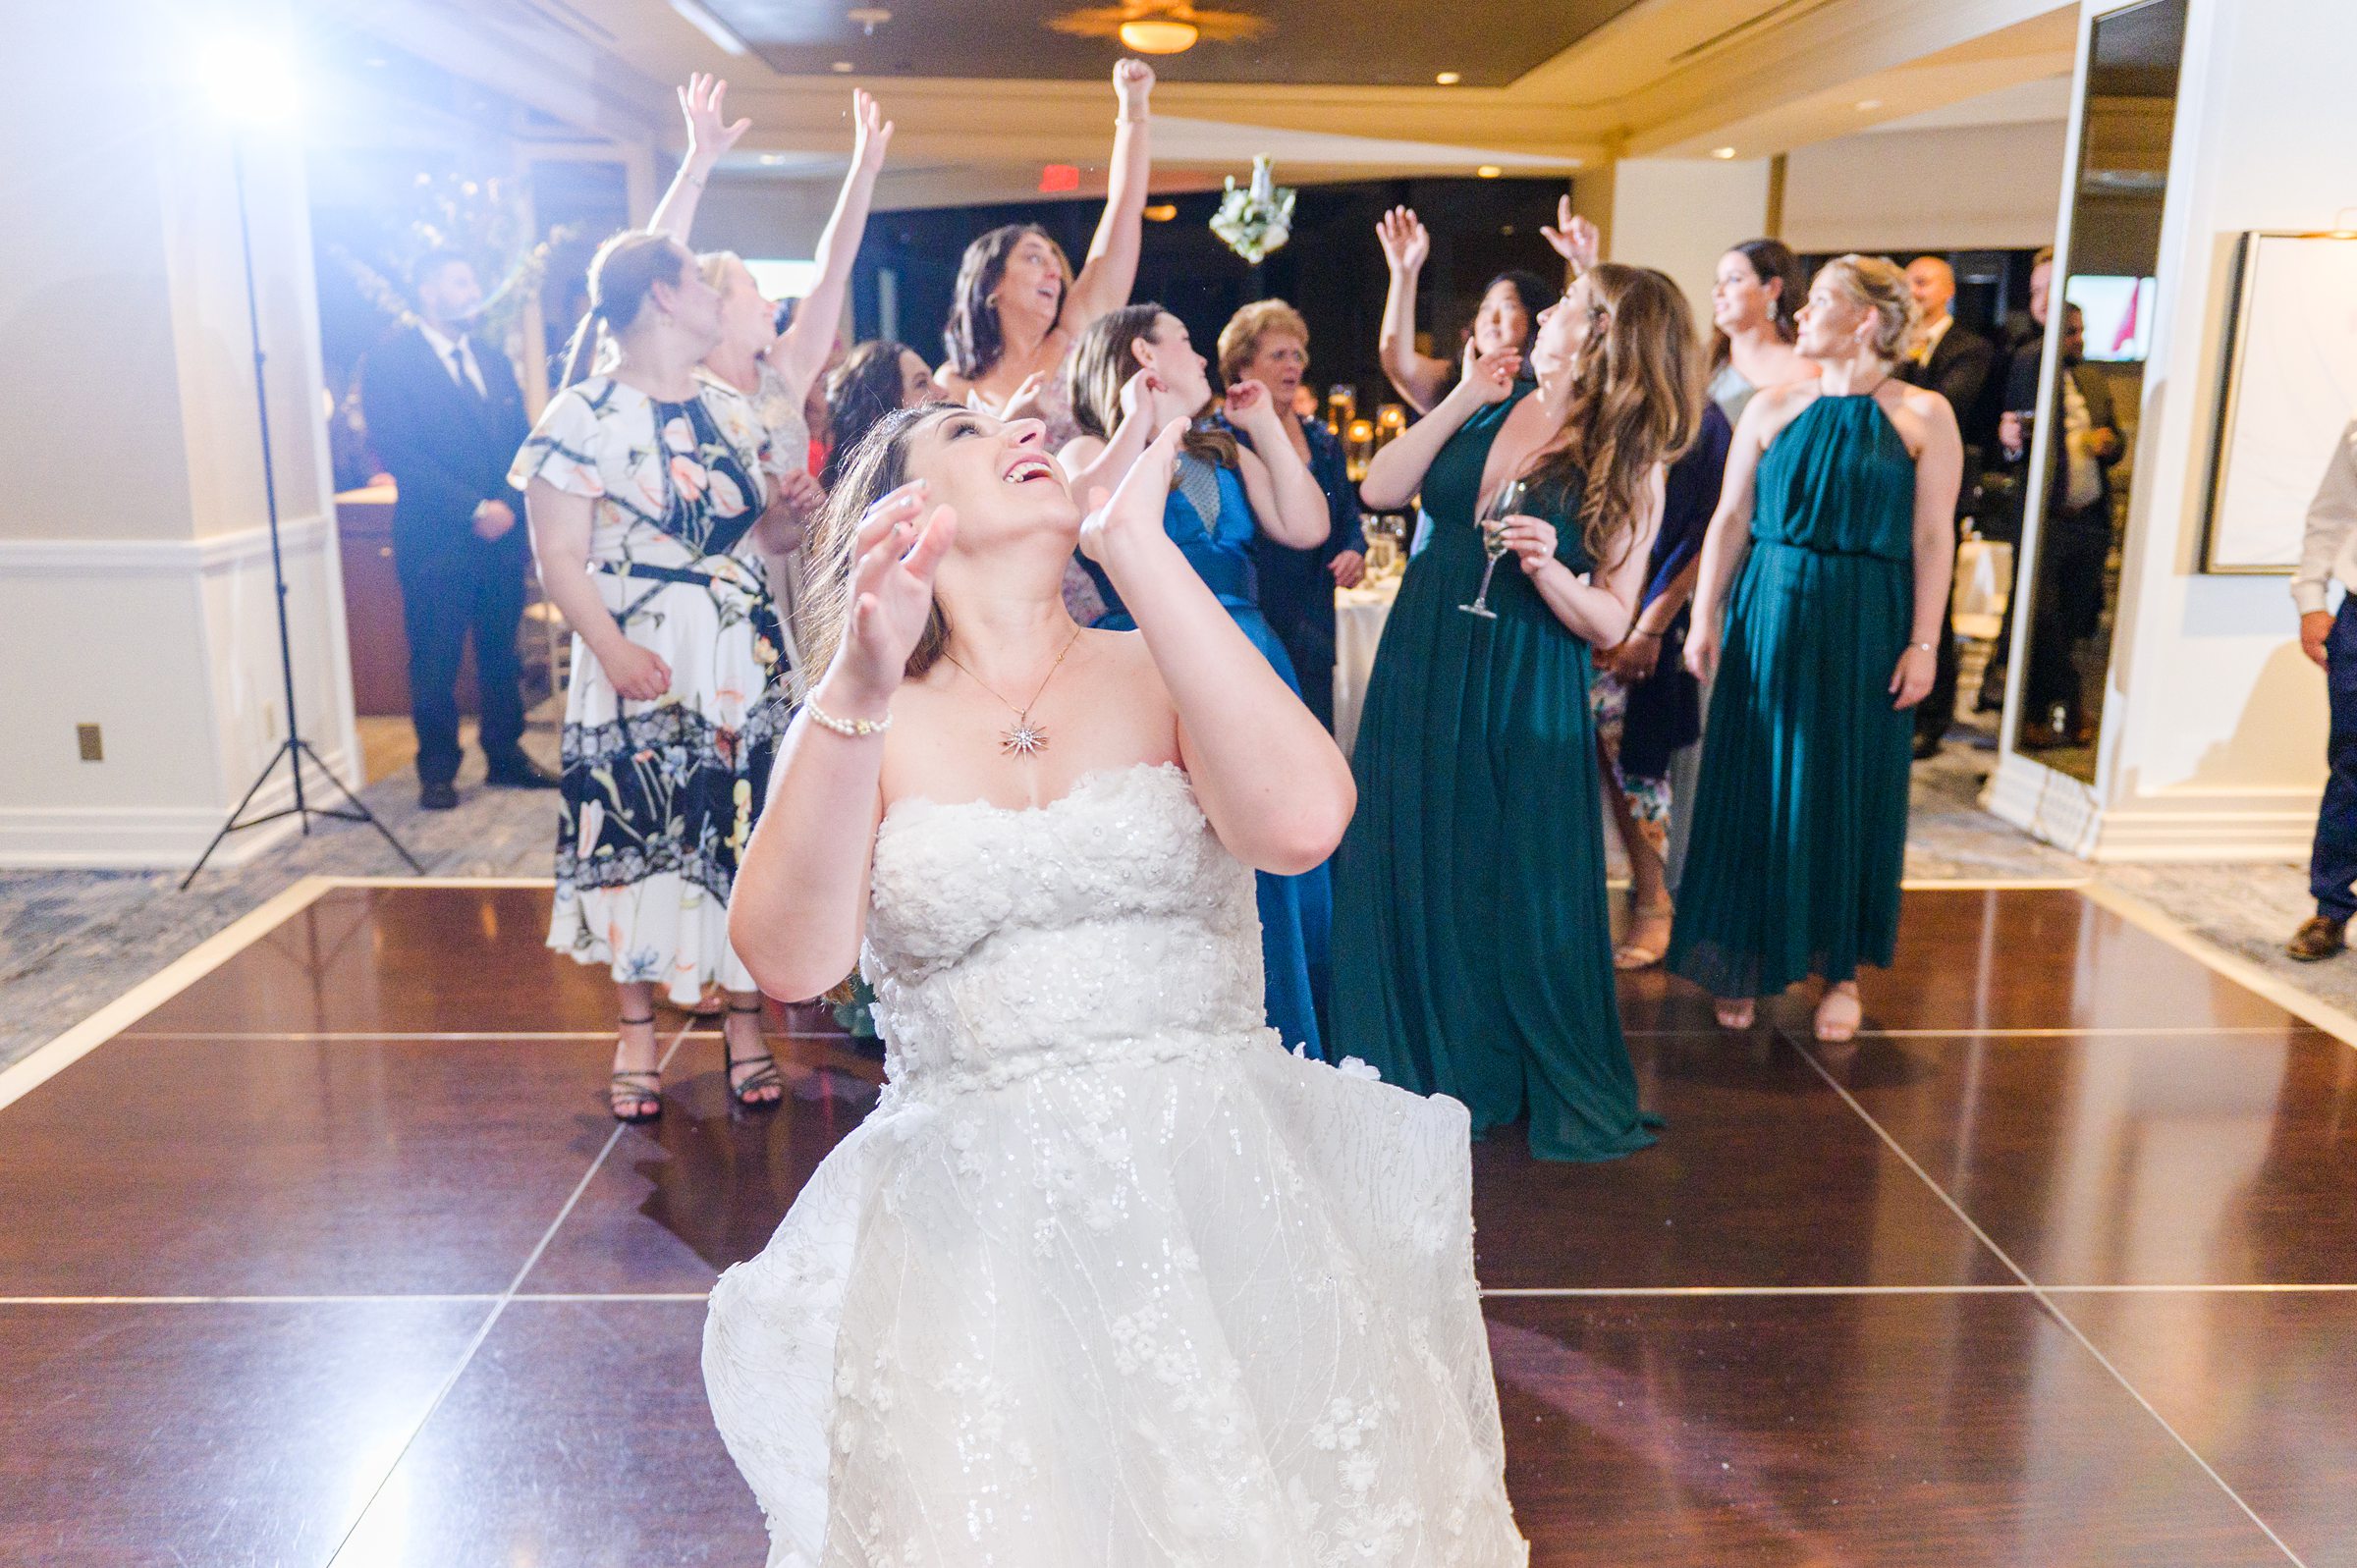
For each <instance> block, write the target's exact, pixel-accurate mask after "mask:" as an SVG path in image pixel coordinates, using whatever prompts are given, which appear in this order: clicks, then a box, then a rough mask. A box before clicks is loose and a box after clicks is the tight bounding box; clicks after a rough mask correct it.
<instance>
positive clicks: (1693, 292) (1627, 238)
mask: <svg viewBox="0 0 2357 1568" xmlns="http://www.w3.org/2000/svg"><path fill="white" fill-rule="evenodd" d="M1768 173H1769V170H1768V160H1767V159H1765V158H1755V159H1745V160H1742V161H1736V160H1732V159H1729V160H1727V161H1726V162H1721V161H1720V160H1718V159H1715V158H1623V159H1621V160H1620V161H1619V162H1618V163H1617V164H1615V165H1614V166H1613V193H1612V201H1613V222H1612V232H1611V235H1610V237H1609V243H1608V245H1607V254H1609V255H1610V256H1611V257H1612V258H1613V259H1614V260H1616V261H1625V262H1630V263H1632V264H1634V265H1637V266H1645V267H1659V268H1660V269H1661V270H1662V271H1664V272H1667V273H1668V274H1670V276H1671V277H1672V278H1674V279H1675V280H1677V286H1678V287H1679V288H1680V289H1682V290H1684V291H1685V295H1686V302H1687V304H1688V305H1689V306H1691V307H1692V309H1693V311H1694V317H1695V320H1694V328H1695V331H1697V332H1700V333H1708V332H1709V331H1710V326H1711V316H1710V310H1711V280H1712V277H1713V275H1714V274H1715V273H1716V271H1717V269H1718V266H1719V258H1720V257H1721V256H1723V255H1725V254H1726V253H1727V246H1729V245H1731V244H1737V243H1741V242H1742V241H1745V240H1752V239H1757V238H1758V237H1759V236H1761V235H1764V234H1766V233H1767V232H1768ZM1586 178H1587V177H1585V176H1582V177H1581V180H1580V181H1578V182H1574V184H1575V185H1577V184H1580V183H1584V182H1585V180H1586Z"/></svg>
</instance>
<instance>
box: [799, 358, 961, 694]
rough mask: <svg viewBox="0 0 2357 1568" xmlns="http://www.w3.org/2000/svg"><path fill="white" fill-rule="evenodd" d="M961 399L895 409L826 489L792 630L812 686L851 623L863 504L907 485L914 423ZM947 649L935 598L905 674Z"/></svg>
mask: <svg viewBox="0 0 2357 1568" xmlns="http://www.w3.org/2000/svg"><path fill="white" fill-rule="evenodd" d="M970 411H971V410H969V409H967V408H966V407H965V406H963V405H962V404H956V403H920V404H918V405H916V406H914V407H909V408H893V409H890V410H888V411H886V412H885V414H884V415H883V417H881V418H879V419H878V420H876V422H875V423H874V424H872V425H870V426H868V428H867V433H866V434H865V435H863V436H861V437H860V438H859V444H858V445H857V446H856V447H854V448H852V449H851V453H850V457H848V458H846V459H845V460H844V462H843V470H842V472H841V474H840V475H839V476H838V477H837V478H836V481H835V487H834V488H833V489H832V490H830V491H828V492H827V504H826V507H825V508H824V509H823V510H822V511H821V512H820V513H819V514H818V523H817V525H816V526H815V527H814V528H813V529H812V530H811V535H810V547H809V557H808V559H809V566H808V568H806V570H805V571H804V573H803V578H802V589H803V599H802V613H801V617H800V625H799V627H798V628H797V629H798V630H799V632H800V635H801V641H802V650H801V651H802V654H803V657H804V661H805V662H806V663H807V664H808V666H809V668H808V670H807V671H806V672H805V674H806V675H807V676H808V677H809V680H810V683H811V684H812V685H816V684H817V683H818V680H819V676H822V675H823V674H825V672H826V668H827V666H828V665H830V664H832V663H834V660H835V654H836V650H838V649H839V648H841V647H842V646H843V635H844V630H845V628H846V627H848V626H849V625H850V621H851V568H852V567H853V566H855V565H856V564H857V563H856V562H855V561H854V560H853V559H852V556H851V547H852V546H853V545H854V544H855V543H857V542H858V537H859V519H860V518H861V517H863V516H865V515H866V514H867V509H868V508H870V507H872V506H874V505H875V504H876V503H877V502H878V501H880V500H882V499H883V498H884V497H886V496H888V495H890V494H891V493H892V492H893V491H895V490H898V489H899V488H900V487H901V486H903V485H904V484H906V483H907V482H908V438H909V437H910V436H912V435H914V434H915V433H916V427H917V426H918V425H920V424H922V423H923V422H924V421H925V420H926V419H928V418H930V417H931V416H933V415H934V414H939V413H965V412H970ZM949 646H950V618H949V617H948V616H947V615H946V614H944V613H943V611H942V608H941V601H940V600H939V599H935V600H934V601H933V609H932V612H931V614H929V615H927V616H926V617H925V629H924V630H923V632H922V633H920V634H919V635H918V637H917V639H916V646H915V648H914V649H912V650H910V652H909V655H908V664H907V676H908V678H909V679H911V680H914V679H915V678H917V677H918V676H922V675H923V674H924V673H925V672H926V671H928V670H930V669H932V668H933V666H934V664H935V663H936V662H938V661H939V660H940V658H941V656H942V654H943V653H944V652H945V651H947V649H948V648H949Z"/></svg>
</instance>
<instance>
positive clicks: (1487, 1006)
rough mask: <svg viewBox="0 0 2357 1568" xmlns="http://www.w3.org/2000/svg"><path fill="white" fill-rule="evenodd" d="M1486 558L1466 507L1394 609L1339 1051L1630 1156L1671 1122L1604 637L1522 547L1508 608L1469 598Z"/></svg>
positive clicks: (1352, 893)
mask: <svg viewBox="0 0 2357 1568" xmlns="http://www.w3.org/2000/svg"><path fill="white" fill-rule="evenodd" d="M1430 493H1431V487H1430V486H1429V485H1428V486H1427V494H1428V495H1429V494H1430ZM1575 528H1576V524H1575V523H1574V524H1569V525H1566V528H1565V531H1566V532H1567V533H1573V532H1574V530H1575ZM1567 549H1568V547H1567ZM1481 566H1482V557H1481V550H1480V546H1479V544H1478V542H1477V540H1476V538H1475V536H1474V532H1473V528H1472V526H1471V524H1470V523H1467V522H1455V523H1454V526H1453V528H1452V529H1450V530H1449V531H1447V532H1446V533H1445V534H1444V535H1443V536H1441V537H1436V539H1435V540H1434V543H1433V545H1432V547H1431V548H1430V549H1429V550H1427V551H1425V552H1424V554H1423V555H1421V556H1419V557H1418V558H1417V559H1416V561H1415V562H1414V563H1413V564H1412V565H1411V567H1410V568H1409V570H1408V574H1407V578H1406V580H1405V581H1404V582H1403V583H1402V584H1401V585H1400V590H1399V597H1398V602H1397V603H1396V604H1395V605H1394V607H1393V610H1392V615H1391V619H1390V621H1389V622H1388V623H1387V624H1386V626H1385V628H1384V634H1383V644H1382V647H1381V650H1380V652H1379V654H1378V657H1377V659H1376V663H1375V669H1374V672H1373V675H1372V676H1371V678H1370V680H1369V683H1368V689H1367V700H1366V706H1365V709H1364V713H1363V716H1362V718H1361V719H1360V722H1359V730H1358V739H1357V743H1356V745H1355V747H1354V748H1353V752H1352V764H1351V765H1352V769H1353V771H1354V772H1355V773H1356V775H1357V780H1358V814H1357V816H1356V818H1355V819H1354V820H1353V821H1352V822H1351V824H1350V830H1349V833H1348V835H1347V836H1346V837H1345V838H1343V846H1342V849H1341V851H1340V852H1339V853H1338V854H1337V856H1336V859H1335V914H1334V961H1335V986H1334V1002H1333V1018H1334V1029H1333V1033H1332V1037H1331V1040H1330V1042H1329V1046H1328V1054H1329V1057H1330V1058H1339V1057H1341V1056H1343V1055H1357V1056H1361V1057H1364V1058H1365V1059H1366V1060H1367V1061H1369V1062H1370V1063H1372V1064H1373V1065H1374V1066H1375V1067H1377V1068H1378V1069H1380V1070H1381V1071H1382V1073H1383V1076H1384V1078H1385V1079H1386V1080H1387V1081H1389V1082H1391V1083H1396V1084H1399V1085H1401V1086H1403V1087H1405V1088H1409V1089H1413V1090H1415V1091H1416V1092H1418V1093H1420V1094H1431V1093H1436V1092H1437V1093H1441V1094H1446V1095H1450V1096H1453V1098H1455V1099H1457V1100H1459V1101H1462V1102H1463V1103H1464V1105H1465V1107H1466V1108H1467V1109H1468V1110H1470V1111H1471V1113H1472V1120H1473V1126H1474V1127H1475V1129H1476V1130H1479V1129H1483V1128H1488V1127H1494V1126H1498V1125H1501V1124H1503V1123H1506V1122H1510V1121H1514V1120H1516V1119H1519V1118H1521V1117H1523V1116H1527V1117H1528V1118H1529V1122H1530V1133H1529V1136H1530V1149H1531V1152H1532V1153H1533V1154H1535V1155H1537V1156H1539V1157H1540V1158H1541V1159H1547V1160H1568V1161H1595V1160H1610V1159H1614V1158H1616V1157H1617V1156H1620V1155H1624V1154H1628V1153H1630V1152H1631V1151H1633V1150H1637V1149H1642V1148H1645V1147H1646V1146H1647V1145H1649V1144H1651V1143H1652V1142H1653V1141H1654V1134H1653V1132H1652V1130H1651V1129H1652V1128H1653V1127H1655V1126H1658V1125H1659V1122H1658V1120H1656V1119H1655V1118H1652V1117H1649V1116H1647V1115H1645V1114H1644V1113H1643V1112H1642V1111H1641V1110H1640V1109H1639V1108H1638V1103H1637V1082H1636V1074H1635V1071H1634V1070H1633V1069H1632V1067H1631V1066H1630V1064H1629V1059H1628V1050H1627V1046H1626V1045H1625V1043H1624V1042H1623V1040H1622V1038H1621V1033H1620V1013H1619V1004H1618V999H1617V992H1616V989H1615V979H1614V974H1613V960H1612V935H1611V920H1610V913H1609V910H1608V908H1607V903H1606V895H1605V886H1604V870H1605V867H1604V838H1603V826H1602V823H1603V819H1602V816H1601V814H1600V808H1599V795H1598V789H1599V784H1598V779H1597V771H1596V770H1597V760H1596V733H1595V728H1594V725H1593V723H1592V721H1591V719H1590V716H1589V711H1588V680H1589V674H1590V667H1589V657H1588V648H1587V644H1586V643H1584V642H1582V641H1580V639H1579V638H1577V637H1575V636H1573V635H1572V634H1571V632H1570V631H1569V630H1568V629H1566V628H1565V627H1564V626H1563V625H1562V622H1559V621H1557V620H1556V619H1555V617H1554V615H1553V613H1552V612H1550V611H1549V610H1548V609H1547V608H1546V606H1545V604H1544V603H1543V602H1542V601H1541V600H1540V599H1539V597H1538V594H1537V591H1536V590H1535V589H1533V588H1532V587H1531V586H1530V584H1529V583H1528V581H1527V580H1525V579H1524V577H1523V575H1522V573H1521V572H1520V571H1519V570H1517V569H1515V567H1514V563H1513V562H1512V561H1511V560H1510V559H1509V560H1507V562H1505V563H1504V564H1503V565H1502V566H1501V567H1500V568H1499V571H1498V574H1497V579H1496V581H1495V583H1494V584H1493V586H1492V587H1491V589H1490V602H1491V604H1492V605H1493V606H1495V607H1496V608H1497V609H1498V612H1499V619H1498V620H1496V621H1483V620H1479V619H1476V618H1475V617H1472V616H1468V615H1465V614H1463V613H1461V612H1460V611H1459V610H1458V609H1457V606H1458V605H1459V604H1460V603H1462V602H1464V601H1465V600H1468V599H1470V598H1471V597H1472V596H1473V592H1474V589H1475V587H1476V586H1477V585H1478V583H1479V580H1480V576H1481ZM1581 566H1582V567H1583V568H1584V566H1585V562H1584V560H1583V561H1582V562H1581Z"/></svg>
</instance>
